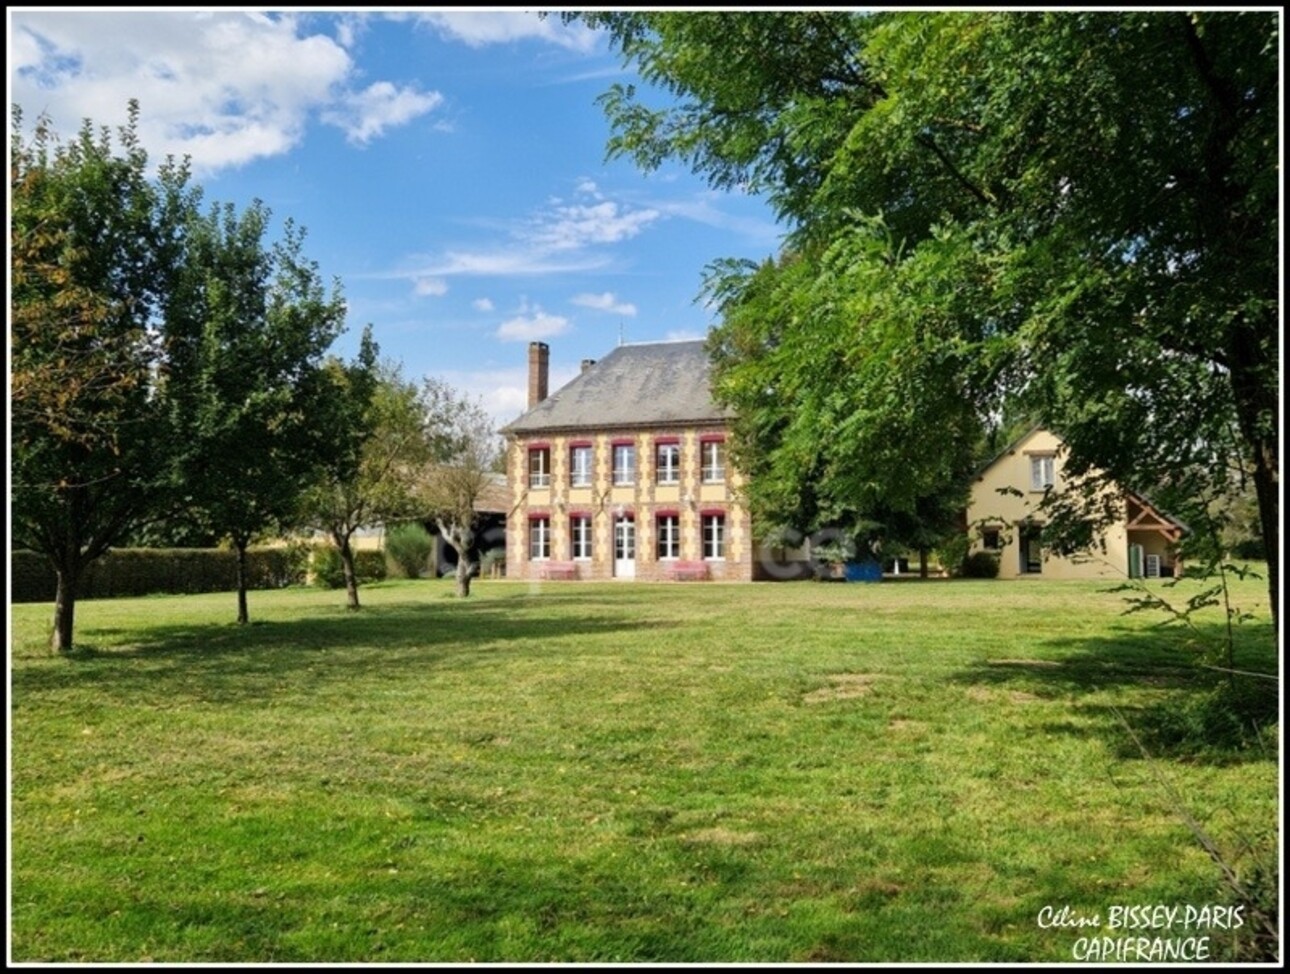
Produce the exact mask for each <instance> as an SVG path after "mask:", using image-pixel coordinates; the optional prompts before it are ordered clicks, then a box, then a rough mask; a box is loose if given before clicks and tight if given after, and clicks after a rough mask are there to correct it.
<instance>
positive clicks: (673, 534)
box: [658, 514, 681, 560]
mask: <svg viewBox="0 0 1290 974" xmlns="http://www.w3.org/2000/svg"><path fill="white" fill-rule="evenodd" d="M658 557H659V559H660V560H664V559H667V558H680V557H681V519H680V518H679V517H677V516H676V515H675V514H661V515H659V519H658Z"/></svg>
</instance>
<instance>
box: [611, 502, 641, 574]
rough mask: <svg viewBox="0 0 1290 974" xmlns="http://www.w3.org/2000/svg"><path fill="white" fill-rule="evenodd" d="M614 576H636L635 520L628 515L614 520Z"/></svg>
mask: <svg viewBox="0 0 1290 974" xmlns="http://www.w3.org/2000/svg"><path fill="white" fill-rule="evenodd" d="M614 577H615V578H635V577H636V522H635V521H633V520H632V519H631V518H629V517H620V518H618V519H617V520H615V521H614Z"/></svg>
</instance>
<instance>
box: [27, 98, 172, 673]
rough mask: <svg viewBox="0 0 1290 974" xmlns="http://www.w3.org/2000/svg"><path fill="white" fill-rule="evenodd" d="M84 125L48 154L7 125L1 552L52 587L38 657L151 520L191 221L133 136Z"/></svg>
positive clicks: (48, 145)
mask: <svg viewBox="0 0 1290 974" xmlns="http://www.w3.org/2000/svg"><path fill="white" fill-rule="evenodd" d="M137 117H138V108H137V105H135V104H133V103H132V104H131V105H130V113H129V121H128V123H127V124H126V125H125V126H123V127H121V128H120V129H119V130H118V135H117V139H116V144H114V142H113V139H112V136H111V133H110V132H109V130H107V129H101V130H99V131H97V132H96V131H95V130H94V129H93V128H92V127H91V125H90V124H89V123H88V122H87V123H86V124H85V125H84V127H83V128H82V129H81V130H80V133H79V135H78V136H77V137H76V138H74V139H72V140H71V141H69V142H67V143H61V142H59V141H58V140H57V139H56V137H55V136H54V134H53V133H52V132H51V130H50V128H49V126H48V125H47V124H46V123H45V121H44V120H38V121H37V124H36V127H35V132H34V134H33V135H32V136H31V137H30V138H27V137H25V136H24V135H23V128H22V113H21V111H20V110H19V109H17V108H16V107H15V109H14V111H13V117H12V122H13V130H12V131H13V134H12V138H11V148H10V161H9V166H10V169H9V174H10V196H11V206H12V212H11V222H10V241H11V265H10V266H11V275H12V277H11V291H10V351H11V356H12V357H11V375H10V391H11V402H12V405H13V415H12V420H11V427H10V430H11V436H12V462H11V468H10V473H11V478H12V480H11V490H12V494H11V507H12V523H13V534H14V537H13V540H14V542H15V543H16V544H18V545H22V546H25V547H29V548H31V549H33V550H35V551H39V552H42V553H43V554H45V555H46V556H47V557H48V558H49V560H50V562H51V564H52V565H53V568H54V571H55V573H56V576H57V590H56V596H55V602H54V619H53V627H52V637H51V645H52V647H53V648H54V649H55V650H56V651H60V652H68V651H70V650H71V649H72V639H73V631H74V621H75V610H76V586H77V582H78V580H79V579H80V577H81V574H82V572H83V571H84V569H85V566H86V565H88V564H89V563H90V562H92V561H93V560H94V559H95V558H98V557H99V556H101V555H102V554H103V553H104V552H106V551H107V550H108V548H109V547H110V546H112V545H113V544H116V543H118V542H119V541H120V540H121V539H122V538H123V537H125V536H126V534H127V533H128V532H129V531H130V530H131V528H132V527H134V526H135V525H136V524H137V523H138V522H139V521H140V520H141V519H143V518H144V517H145V516H147V514H148V513H149V512H150V511H151V510H153V509H154V508H155V505H156V504H157V502H158V498H159V496H160V493H161V491H162V490H163V489H164V487H165V483H166V476H165V473H166V469H165V467H166V462H165V451H164V450H160V449H158V440H157V436H158V431H159V430H161V429H163V428H164V416H165V406H164V398H163V397H162V396H160V395H159V394H158V388H157V383H156V374H157V373H156V369H157V365H158V363H159V356H160V354H161V348H160V343H159V336H160V335H161V333H162V329H163V326H164V323H165V321H166V320H167V318H168V316H169V314H170V313H171V312H172V310H173V307H172V300H173V298H174V295H175V293H176V292H175V288H174V283H175V278H176V273H177V270H178V268H180V267H181V266H182V253H183V238H184V233H185V228H186V227H187V225H188V220H189V217H190V216H191V214H192V213H193V211H194V207H195V205H196V198H197V197H196V193H195V192H194V191H192V190H190V189H189V188H188V185H187V183H188V171H187V168H186V166H184V165H178V164H174V163H173V162H171V161H167V162H166V163H165V164H163V165H162V166H161V167H160V170H159V172H158V174H157V175H156V176H155V177H152V176H150V175H149V172H148V163H147V156H146V153H145V152H144V150H143V148H142V147H141V146H140V144H139V141H138V137H137V134H136V122H137Z"/></svg>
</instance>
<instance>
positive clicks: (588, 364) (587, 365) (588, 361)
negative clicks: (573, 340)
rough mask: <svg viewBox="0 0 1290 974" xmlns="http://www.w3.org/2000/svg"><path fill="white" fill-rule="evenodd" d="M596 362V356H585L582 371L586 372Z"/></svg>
mask: <svg viewBox="0 0 1290 974" xmlns="http://www.w3.org/2000/svg"><path fill="white" fill-rule="evenodd" d="M595 364H596V360H595V359H594V358H584V359H583V360H582V371H583V372H586V371H587V369H589V368H591V367H592V366H593V365H595Z"/></svg>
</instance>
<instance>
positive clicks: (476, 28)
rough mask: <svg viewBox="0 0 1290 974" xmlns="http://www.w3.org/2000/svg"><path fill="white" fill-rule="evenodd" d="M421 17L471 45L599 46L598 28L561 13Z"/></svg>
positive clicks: (580, 49) (580, 48)
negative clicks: (535, 42) (572, 21)
mask: <svg viewBox="0 0 1290 974" xmlns="http://www.w3.org/2000/svg"><path fill="white" fill-rule="evenodd" d="M418 19H419V20H420V21H421V23H424V24H429V25H430V26H432V27H434V28H435V29H436V30H438V31H439V33H440V34H442V35H443V36H445V37H449V38H452V39H454V40H458V41H461V42H462V43H464V44H466V45H467V46H469V47H484V46H485V45H488V44H508V43H511V42H513V41H521V40H540V41H546V42H548V43H551V44H556V45H558V46H560V47H564V48H567V49H569V50H571V51H577V52H580V53H586V52H589V51H591V50H593V49H594V48H595V46H596V40H597V38H596V32H595V31H593V30H589V29H588V28H587V27H585V26H584V25H582V24H573V25H567V24H564V23H563V22H562V21H561V20H560V17H559V15H558V14H552V15H550V16H547V17H545V18H543V17H539V16H538V15H537V14H536V13H532V12H529V11H519V10H514V11H511V10H506V11H501V10H497V11H453V12H450V13H426V14H420V15H419V17H418Z"/></svg>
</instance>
